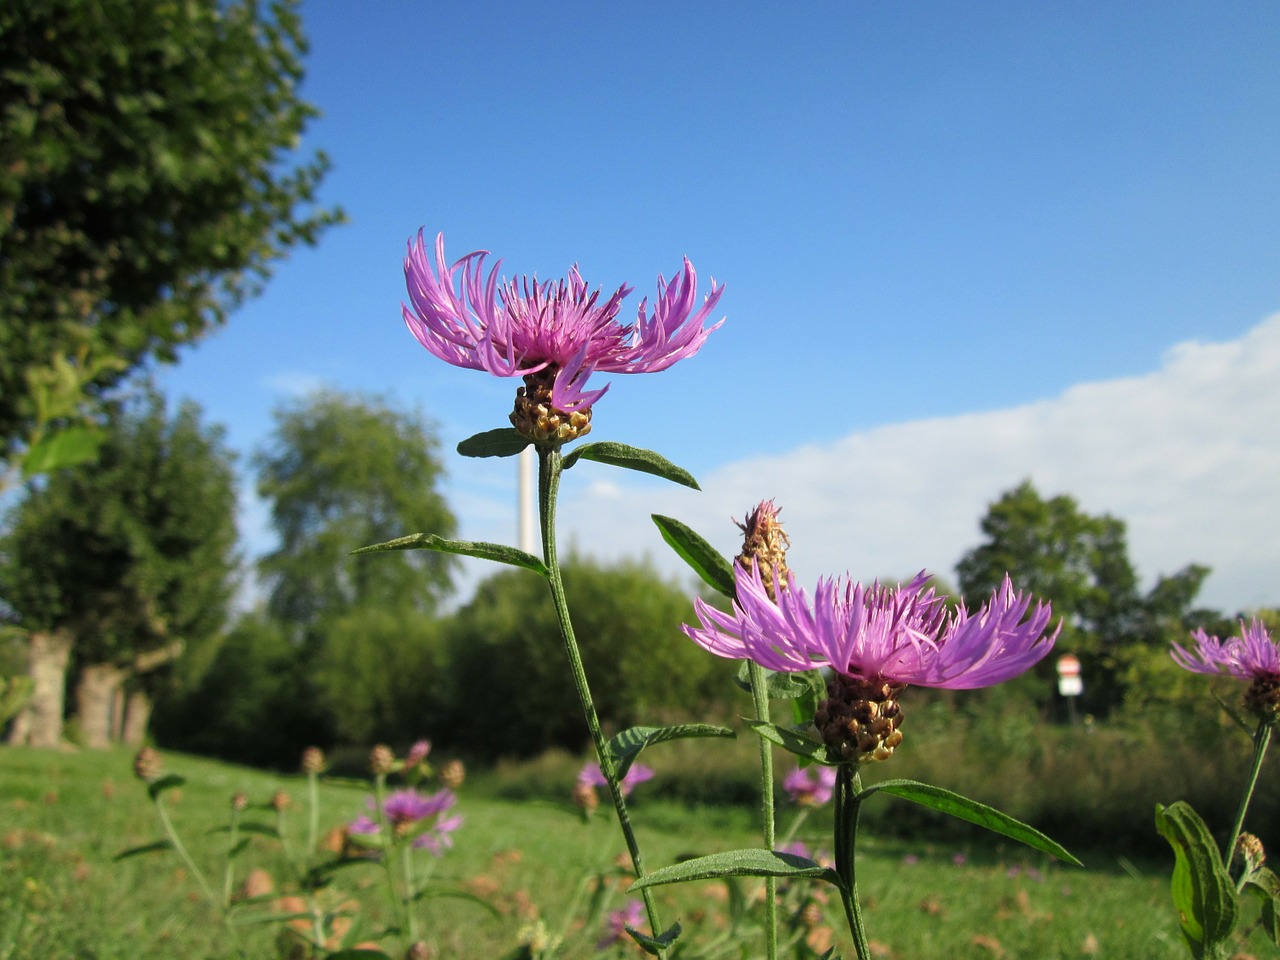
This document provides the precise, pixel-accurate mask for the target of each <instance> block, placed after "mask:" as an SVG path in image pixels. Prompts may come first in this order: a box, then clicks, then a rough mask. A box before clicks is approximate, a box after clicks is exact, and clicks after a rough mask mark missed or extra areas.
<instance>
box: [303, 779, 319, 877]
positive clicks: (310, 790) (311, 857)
mask: <svg viewBox="0 0 1280 960" xmlns="http://www.w3.org/2000/svg"><path fill="white" fill-rule="evenodd" d="M319 837H320V774H318V773H316V772H315V771H308V772H307V855H306V858H305V859H304V860H303V867H304V868H305V869H306V871H307V883H308V887H309V886H310V880H311V868H312V867H313V866H315V858H316V841H317V840H318V839H319Z"/></svg>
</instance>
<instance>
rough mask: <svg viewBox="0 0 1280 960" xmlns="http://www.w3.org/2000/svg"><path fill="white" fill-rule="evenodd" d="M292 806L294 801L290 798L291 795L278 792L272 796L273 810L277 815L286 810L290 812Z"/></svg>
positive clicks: (281, 791)
mask: <svg viewBox="0 0 1280 960" xmlns="http://www.w3.org/2000/svg"><path fill="white" fill-rule="evenodd" d="M292 805H293V801H292V800H291V799H290V798H289V795H288V794H287V793H285V792H284V791H283V790H277V791H276V792H275V793H273V794H272V795H271V809H272V810H274V811H275V812H276V813H283V812H284V811H285V810H288V809H289V807H290V806H292Z"/></svg>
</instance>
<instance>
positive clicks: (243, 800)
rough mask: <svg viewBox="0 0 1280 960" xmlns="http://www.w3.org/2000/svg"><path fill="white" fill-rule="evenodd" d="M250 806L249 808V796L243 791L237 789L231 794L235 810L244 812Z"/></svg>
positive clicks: (232, 805)
mask: <svg viewBox="0 0 1280 960" xmlns="http://www.w3.org/2000/svg"><path fill="white" fill-rule="evenodd" d="M248 808H249V798H248V797H247V796H245V795H244V792H243V791H241V790H237V791H236V792H235V793H233V794H232V795H231V809H232V810H234V811H235V812H236V813H243V812H244V811H245V810H247V809H248Z"/></svg>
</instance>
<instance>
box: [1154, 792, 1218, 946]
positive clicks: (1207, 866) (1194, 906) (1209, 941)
mask: <svg viewBox="0 0 1280 960" xmlns="http://www.w3.org/2000/svg"><path fill="white" fill-rule="evenodd" d="M1156 829H1157V830H1158V831H1160V835H1161V836H1163V837H1164V838H1165V839H1166V840H1168V841H1169V846H1171V847H1173V857H1174V864H1173V879H1172V882H1171V888H1172V891H1173V905H1174V907H1175V908H1176V909H1177V911H1178V920H1179V922H1180V923H1181V925H1182V936H1183V938H1184V939H1185V940H1186V941H1187V946H1188V947H1190V948H1191V955H1192V956H1193V957H1195V958H1196V960H1220V958H1223V957H1226V956H1227V950H1226V945H1227V940H1228V938H1230V936H1231V931H1232V930H1233V929H1234V928H1235V925H1236V912H1237V909H1238V907H1237V904H1236V891H1235V885H1234V884H1233V883H1232V882H1231V877H1230V876H1228V875H1227V871H1226V868H1225V867H1224V866H1223V865H1222V857H1221V856H1220V855H1219V853H1218V847H1217V845H1216V844H1214V842H1213V837H1212V836H1211V835H1210V833H1209V828H1208V827H1206V826H1205V823H1204V821H1203V820H1201V819H1200V816H1199V814H1197V813H1196V812H1195V811H1194V810H1193V809H1191V805H1190V804H1188V803H1187V802H1186V801H1183V800H1179V801H1178V802H1177V803H1171V804H1169V806H1167V807H1164V806H1161V805H1160V804H1156Z"/></svg>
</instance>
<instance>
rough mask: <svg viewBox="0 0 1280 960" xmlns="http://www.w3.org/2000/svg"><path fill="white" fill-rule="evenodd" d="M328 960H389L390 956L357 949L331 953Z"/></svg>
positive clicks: (380, 952) (375, 951)
mask: <svg viewBox="0 0 1280 960" xmlns="http://www.w3.org/2000/svg"><path fill="white" fill-rule="evenodd" d="M328 960H391V954H389V953H383V952H382V951H381V950H367V949H363V948H358V947H357V948H352V949H350V950H339V951H338V952H337V953H331V954H329V955H328Z"/></svg>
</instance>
